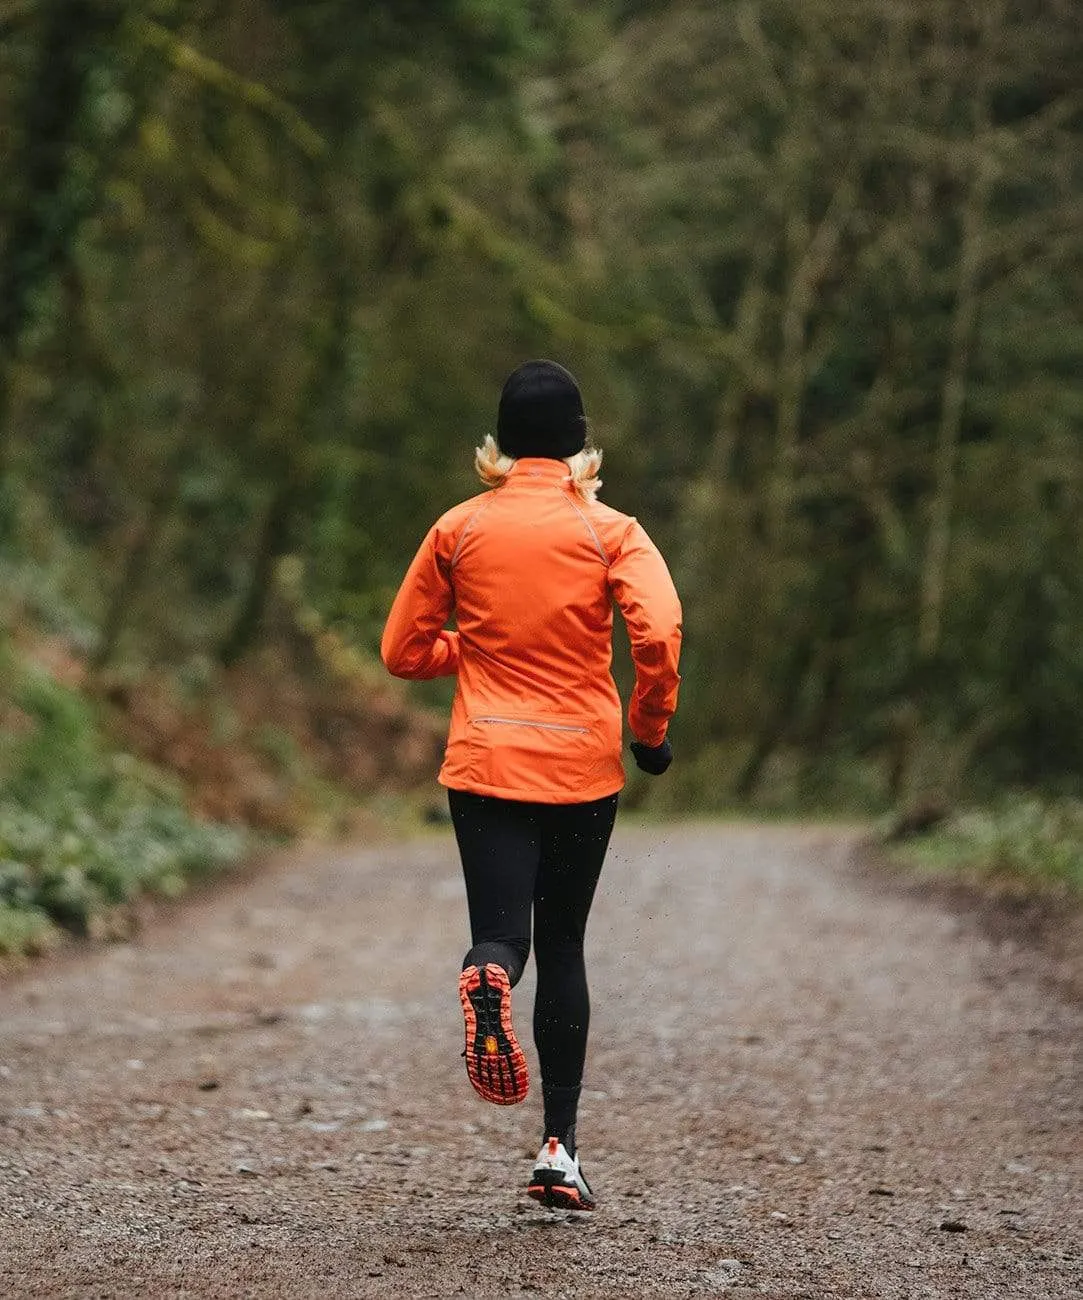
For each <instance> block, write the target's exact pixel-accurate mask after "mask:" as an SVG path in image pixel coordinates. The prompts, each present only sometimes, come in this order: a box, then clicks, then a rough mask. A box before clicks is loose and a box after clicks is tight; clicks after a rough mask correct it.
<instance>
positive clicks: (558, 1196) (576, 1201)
mask: <svg viewBox="0 0 1083 1300" xmlns="http://www.w3.org/2000/svg"><path fill="white" fill-rule="evenodd" d="M526 1194H527V1196H529V1197H530V1198H531V1199H532V1200H535V1201H539V1202H540V1203H541V1204H542V1205H546V1206H548V1207H549V1209H551V1210H593V1209H594V1207H595V1202H594V1200H593V1199H591V1200H588V1199H587V1198H586V1197H585V1196H583V1195H581V1193H580V1191H579V1188H578V1187H569V1186H568V1184H567V1183H565V1182H564V1175H563V1174H560V1173H558V1172H557V1171H556V1170H553V1171H552V1172H551V1173H550V1172H549V1171H548V1170H536V1171H535V1173H534V1181H533V1182H532V1183H531V1184H530V1186H529V1187H528V1188H527V1189H526Z"/></svg>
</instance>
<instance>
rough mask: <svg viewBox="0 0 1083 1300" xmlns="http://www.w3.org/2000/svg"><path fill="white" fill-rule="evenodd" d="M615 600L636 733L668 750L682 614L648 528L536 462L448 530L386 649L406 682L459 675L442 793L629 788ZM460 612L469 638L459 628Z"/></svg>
mask: <svg viewBox="0 0 1083 1300" xmlns="http://www.w3.org/2000/svg"><path fill="white" fill-rule="evenodd" d="M614 601H615V602H616V603H617V605H619V606H620V609H621V612H622V613H623V615H624V620H625V623H626V624H627V627H628V634H629V640H630V642H631V647H632V658H633V660H634V663H635V670H636V686H635V691H634V692H633V695H632V700H631V705H630V708H629V710H628V723H629V726H630V727H631V730H632V734H633V735H634V736H635V737H636V739H638V740H641V741H643V742H644V743H645V744H648V745H660V744H661V743H662V741H663V740H664V739H665V735H666V729H667V727H668V725H669V720H670V718H671V717H672V716H673V711H674V709H675V708H676V705H677V688H678V685H679V683H680V677H679V676H678V673H677V660H678V655H679V652H680V643H681V606H680V601H679V600H678V598H677V593H676V591H675V590H674V587H673V581H672V579H671V578H670V576H669V571H668V569H667V568H666V565H665V561H664V560H663V559H662V557H661V555H660V554H659V553H658V550H657V549H656V548H655V546H654V543H653V542H652V541H651V540H650V538H649V537H648V536H647V534H646V533H645V532H644V530H643V528H642V527H641V526H640V525H639V524H638V523H637V522H636V520H635V519H633V518H631V517H630V516H628V515H622V514H620V513H619V512H618V511H616V510H612V509H610V508H609V507H608V506H605V505H602V504H600V503H598V502H594V503H590V502H586V501H584V500H583V499H582V498H581V497H580V496H579V495H578V493H576V491H575V490H574V488H573V487H572V484H571V479H570V476H569V474H568V469H567V466H566V465H564V464H563V462H561V461H557V460H542V459H532V458H530V459H527V458H524V459H522V460H519V461H516V463H515V466H514V468H513V469H512V471H511V473H510V475H509V476H508V478H507V480H506V482H505V483H504V484H503V485H502V486H500V487H498V488H494V489H493V490H491V491H489V492H483V493H481V494H480V495H479V496H476V497H473V498H472V499H471V500H469V501H465V502H463V503H462V505H458V506H455V507H454V509H452V510H449V511H448V512H447V514H445V515H443V516H442V518H441V519H439V520H438V522H437V523H436V524H435V525H434V527H433V528H432V529H431V530H430V531H429V534H428V536H427V537H426V538H425V540H424V542H422V544H421V549H420V550H419V551H418V553H417V555H416V556H415V557H414V562H413V564H411V565H410V569H409V571H408V573H407V574H406V577H405V578H404V580H403V583H402V586H401V588H400V589H399V593H398V595H397V596H396V597H395V602H394V604H393V605H392V607H391V613H390V615H389V616H388V620H387V626H386V628H385V629H384V635H383V643H382V646H381V653H382V655H383V660H384V663H385V664H386V665H387V667H388V669H389V670H390V671H391V672H392V673H394V674H395V675H396V676H397V677H407V678H413V679H426V678H430V677H441V676H450V675H453V674H457V675H458V679H459V681H458V690H457V691H456V693H455V702H454V705H453V706H452V711H451V731H450V734H449V736H448V744H447V753H446V756H445V759H444V765H443V767H442V768H441V770H440V781H441V783H442V784H443V785H446V786H449V787H450V788H451V789H453V790H469V791H473V792H475V793H477V794H489V795H497V796H499V797H500V798H503V799H519V800H527V801H531V802H537V803H585V802H588V801H589V800H592V799H601V798H603V797H604V796H606V795H610V794H615V793H616V791H618V790H619V789H620V788H621V787H622V786H623V785H624V768H623V765H622V763H621V748H622V746H621V705H620V697H619V696H618V694H617V688H616V686H615V684H614V682H613V677H612V674H611V672H610V667H611V664H612V658H613V651H612V636H613V602H614ZM453 613H454V616H455V620H456V624H457V628H458V630H457V631H455V632H449V631H445V630H444V625H445V624H446V623H447V621H448V619H449V618H450V617H451V615H452V614H453Z"/></svg>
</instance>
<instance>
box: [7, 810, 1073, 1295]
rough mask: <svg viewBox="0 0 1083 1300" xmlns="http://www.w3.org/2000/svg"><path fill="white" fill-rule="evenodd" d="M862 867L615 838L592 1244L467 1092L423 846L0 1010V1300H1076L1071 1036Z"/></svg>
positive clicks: (988, 949)
mask: <svg viewBox="0 0 1083 1300" xmlns="http://www.w3.org/2000/svg"><path fill="white" fill-rule="evenodd" d="M855 844H856V837H855V835H854V834H852V833H849V832H847V831H842V830H839V831H836V830H825V829H822V828H808V827H754V826H743V825H742V826H730V825H721V824H696V825H687V826H680V827H673V828H661V829H659V828H653V829H649V830H648V829H641V828H635V827H630V828H625V829H622V830H619V831H618V835H617V837H616V839H615V842H614V847H613V850H612V852H611V856H610V859H609V862H608V864H607V866H606V870H605V872H604V873H603V878H602V886H601V888H600V893H599V899H598V903H597V905H596V911H595V915H594V917H593V918H592V923H591V924H592V930H591V934H590V936H589V939H588V948H589V952H588V959H589V962H590V968H591V979H592V990H593V998H594V1023H593V1028H592V1046H591V1054H590V1059H589V1061H588V1078H587V1082H586V1091H585V1096H584V1100H583V1105H582V1111H581V1119H580V1142H581V1146H582V1151H583V1160H584V1168H585V1170H586V1172H587V1175H588V1177H589V1178H590V1180H591V1182H592V1185H593V1187H594V1190H595V1192H596V1194H597V1195H598V1197H599V1201H600V1208H599V1210H598V1211H597V1212H596V1213H595V1214H594V1215H591V1216H588V1215H572V1214H566V1213H556V1212H550V1211H546V1210H544V1209H542V1208H541V1207H539V1206H536V1205H534V1204H533V1203H532V1202H530V1201H529V1200H527V1199H526V1198H525V1197H524V1196H523V1194H522V1190H521V1189H522V1188H523V1186H524V1185H525V1181H526V1177H527V1175H528V1173H529V1170H530V1167H531V1160H532V1157H533V1156H534V1155H535V1153H536V1151H537V1149H538V1145H539V1143H540V1141H541V1137H542V1134H541V1132H540V1128H539V1125H540V1107H539V1102H538V1098H537V1096H536V1095H535V1094H536V1092H537V1091H538V1090H535V1094H532V1096H531V1097H530V1098H529V1099H528V1101H527V1103H526V1105H525V1106H522V1107H515V1108H507V1109H504V1108H498V1107H492V1106H486V1105H485V1104H484V1103H483V1102H481V1101H480V1100H478V1099H477V1098H476V1097H475V1096H474V1094H473V1092H472V1091H471V1090H470V1088H469V1086H468V1083H467V1080H466V1074H465V1070H464V1069H463V1063H462V1061H461V1059H460V1055H459V1053H460V1051H461V1034H462V1030H461V1017H460V1015H459V1011H458V1003H457V997H456V990H455V982H456V975H457V971H458V965H459V959H460V956H461V952H462V950H463V949H464V947H465V946H466V937H467V936H466V931H465V927H466V920H465V902H464V895H463V889H462V884H461V880H460V877H459V874H458V866H457V859H456V857H455V853H454V848H453V843H452V840H451V838H450V837H449V836H447V835H445V834H443V833H438V834H433V835H431V836H428V837H426V838H424V839H422V840H419V841H416V842H412V843H408V844H399V845H390V844H389V845H378V844H377V845H371V846H368V847H360V848H357V849H355V850H350V851H346V850H327V849H322V850H320V849H313V850H309V851H306V852H303V853H299V854H295V855H292V856H290V857H287V858H284V859H282V860H281V861H279V862H277V863H275V864H272V865H271V866H269V867H268V869H267V870H266V871H265V872H263V873H262V874H261V875H258V876H256V877H255V878H254V879H252V880H249V881H247V882H245V883H244V884H243V886H242V885H237V886H234V887H231V888H230V889H228V890H224V891H221V892H219V893H217V894H214V895H213V896H208V897H205V898H204V899H202V900H200V901H197V902H194V903H191V904H189V905H187V906H185V907H184V908H182V909H180V910H177V911H171V912H170V913H169V914H168V915H166V916H165V917H163V918H161V919H159V920H158V921H155V922H154V923H152V924H151V925H150V926H149V927H148V928H147V929H145V930H144V932H143V933H142V934H141V935H139V936H138V937H137V938H136V939H135V940H133V941H131V942H125V943H120V944H115V945H112V946H109V947H106V948H101V949H97V950H93V949H91V950H86V951H82V952H79V953H76V954H74V955H72V956H69V957H66V958H63V959H61V960H59V961H54V962H52V963H50V964H45V965H43V966H41V967H38V968H36V969H35V970H34V971H33V972H32V973H30V974H29V975H24V976H20V977H18V978H15V979H9V980H8V981H7V983H6V984H5V985H4V986H3V987H0V1296H4V1297H11V1298H12V1300H15V1298H20V1300H21V1298H22V1297H27V1298H29V1297H68V1296H71V1297H98V1298H100V1300H106V1298H107V1297H110V1298H112V1297H129V1296H131V1297H134V1296H139V1297H150V1298H151V1300H158V1298H159V1297H178V1298H179V1297H276V1298H278V1297H281V1298H283V1300H294V1298H296V1297H313V1298H315V1297H320V1298H321V1300H326V1298H337V1297H368V1296H375V1297H382V1296H395V1297H399V1298H401V1300H409V1298H411V1297H431V1296H456V1295H467V1296H473V1297H512V1296H538V1295H543V1296H551V1297H563V1296H567V1297H572V1296H574V1297H577V1300H588V1298H590V1297H597V1298H598V1300H619V1298H621V1297H637V1298H638V1297H645V1296H661V1297H683V1296H689V1297H693V1296H694V1297H700V1296H726V1297H753V1296H755V1297H764V1296H767V1297H773V1298H774V1300H833V1298H834V1297H847V1298H853V1300H926V1298H927V1300H947V1298H948V1297H951V1298H953V1300H954V1298H959V1300H963V1298H966V1300H971V1298H972V1300H999V1298H1000V1297H1003V1298H1004V1300H1032V1298H1033V1300H1037V1298H1038V1297H1041V1298H1042V1300H1072V1298H1073V1297H1076V1296H1079V1295H1081V1294H1083V1229H1081V1225H1083V1125H1081V1119H1083V1092H1081V1088H1080V1079H1081V1070H1080V1065H1081V1059H1080V1043H1081V1040H1083V1034H1081V1030H1083V1010H1081V1008H1080V1006H1079V1005H1078V1003H1073V1002H1071V1001H1068V1000H1064V999H1061V998H1059V997H1057V996H1056V994H1055V993H1054V992H1053V991H1052V990H1051V989H1050V987H1049V985H1048V984H1046V983H1045V982H1043V980H1042V979H1041V978H1040V974H1039V972H1038V971H1037V969H1036V968H1035V969H1034V970H1031V969H1030V965H1029V963H1028V959H1027V957H1026V954H1025V953H1021V952H1020V950H1019V949H1017V948H1015V947H1014V946H1013V945H1012V944H1011V943H1010V942H1008V941H1001V942H996V941H994V940H993V939H990V938H988V937H983V936H982V935H981V934H980V933H978V932H976V931H975V929H974V927H972V926H970V925H968V924H966V922H965V918H960V917H959V916H958V915H956V914H955V913H953V912H952V911H950V910H947V909H945V908H943V907H941V906H939V905H937V904H936V903H935V902H928V901H923V900H921V899H920V898H917V897H914V896H913V895H912V894H905V893H903V892H898V891H892V890H890V889H883V888H879V887H877V886H876V885H875V884H873V883H870V882H869V881H868V880H867V879H865V878H863V875H862V873H861V872H855V871H854V870H852V868H851V860H852V855H853V853H854V849H855ZM531 981H532V976H531V975H529V974H528V975H527V977H525V978H524V981H523V983H522V984H521V985H520V987H519V989H518V990H517V992H516V1007H517V1019H518V1022H519V1025H520V1028H521V1031H522V1033H523V1036H524V1038H528V1037H529V1007H530V998H531V993H532V982H531ZM535 1064H536V1062H535V1060H534V1058H533V1056H532V1055H531V1066H532V1068H534V1066H535Z"/></svg>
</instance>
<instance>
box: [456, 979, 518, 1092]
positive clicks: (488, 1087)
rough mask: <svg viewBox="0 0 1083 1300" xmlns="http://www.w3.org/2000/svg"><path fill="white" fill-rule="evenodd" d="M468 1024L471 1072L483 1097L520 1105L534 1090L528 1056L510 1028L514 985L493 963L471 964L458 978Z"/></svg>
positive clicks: (460, 997) (468, 1063)
mask: <svg viewBox="0 0 1083 1300" xmlns="http://www.w3.org/2000/svg"><path fill="white" fill-rule="evenodd" d="M459 1001H460V1002H461V1003H462V1007H463V1020H464V1021H465V1022H466V1051H465V1053H464V1055H465V1056H466V1072H467V1074H468V1075H469V1076H470V1082H471V1084H472V1085H473V1087H474V1091H475V1092H476V1093H477V1094H478V1096H479V1097H483V1098H484V1099H485V1100H486V1101H489V1102H492V1103H493V1105H494V1106H517V1105H518V1104H519V1102H521V1101H525V1099H526V1094H527V1090H528V1088H529V1087H530V1076H529V1073H528V1071H527V1064H526V1057H525V1056H524V1055H523V1049H522V1048H521V1047H520V1046H519V1040H518V1039H517V1038H516V1037H515V1030H514V1029H513V1028H512V1026H511V984H510V983H509V982H508V974H507V971H505V970H504V968H503V967H502V966H497V965H495V964H493V963H492V962H490V963H489V965H488V966H484V967H482V968H481V969H480V970H479V969H478V967H477V966H468V967H467V968H466V970H464V971H463V973H462V975H460V976H459Z"/></svg>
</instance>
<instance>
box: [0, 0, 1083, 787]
mask: <svg viewBox="0 0 1083 1300" xmlns="http://www.w3.org/2000/svg"><path fill="white" fill-rule="evenodd" d="M0 176H2V178H3V182H2V188H0V588H2V589H3V590H4V592H5V595H4V603H3V608H4V610H5V611H7V622H8V623H9V624H10V623H11V622H12V621H13V620H14V619H15V617H16V612H17V613H18V616H19V617H28V616H29V615H30V614H32V615H33V616H34V617H35V618H36V619H37V620H38V621H39V622H41V623H44V624H46V625H48V624H50V620H51V621H52V624H53V625H54V626H55V629H58V630H59V631H61V632H62V633H63V635H64V637H65V638H66V640H67V643H68V644H69V646H70V647H71V651H72V653H73V654H75V655H76V656H78V657H80V658H81V659H82V660H83V661H84V662H85V664H86V665H87V669H88V672H89V673H91V674H92V675H96V679H98V680H103V681H104V680H115V676H116V674H117V673H118V672H121V671H123V672H124V673H126V674H128V676H129V677H131V676H132V675H133V674H134V675H136V676H137V675H138V674H139V673H144V672H148V673H149V672H154V673H159V674H162V673H167V674H168V673H177V674H184V673H189V674H191V673H192V672H193V671H194V670H193V667H192V666H193V665H200V666H201V667H200V671H202V672H207V673H216V672H219V671H223V672H224V671H227V670H229V669H230V668H231V667H232V666H234V665H237V664H240V663H243V662H244V661H245V660H246V658H249V657H251V656H252V655H253V654H254V653H255V652H256V651H257V650H258V649H259V647H260V645H261V642H262V641H263V640H264V639H265V638H266V637H267V636H268V635H269V631H268V629H269V627H270V625H271V624H272V623H273V622H274V618H273V611H274V608H275V606H276V602H279V601H280V600H281V599H282V596H281V592H280V591H279V588H280V587H281V586H282V584H283V583H286V584H287V585H290V584H292V587H291V589H293V590H294V591H295V593H296V590H300V591H301V592H302V593H303V603H304V605H305V610H306V613H307V616H308V617H310V618H311V619H313V620H317V621H318V625H319V626H320V627H321V628H323V629H325V630H326V631H327V632H328V634H330V635H331V636H333V638H335V642H334V643H335V644H337V645H340V646H343V647H351V648H352V650H353V652H354V657H355V659H356V660H357V662H358V663H359V664H360V665H361V666H362V668H363V667H364V665H365V663H366V661H371V660H372V658H373V656H374V648H375V645H376V642H377V639H378V636H379V631H380V628H381V624H382V619H383V617H384V615H385V613H386V611H387V608H388V606H389V603H390V599H391V596H392V594H393V592H394V589H395V585H396V583H397V581H398V579H399V577H400V576H401V574H402V572H403V571H404V569H405V566H406V564H407V563H408V561H409V558H410V556H411V555H412V554H413V550H414V548H415V547H416V545H417V543H418V541H419V540H420V538H421V536H422V535H423V534H424V532H425V529H426V528H427V527H428V525H429V523H430V522H431V520H432V519H433V518H434V517H435V516H436V515H437V514H439V513H441V512H442V511H443V510H444V509H446V508H447V507H448V506H450V505H451V504H453V503H454V502H455V501H457V500H459V499H461V498H462V497H463V496H464V495H466V494H468V493H470V492H472V491H475V490H478V488H479V485H478V484H477V483H476V480H475V479H474V478H473V476H472V465H471V462H472V449H473V447H474V446H475V445H476V444H477V443H478V442H479V441H480V439H481V438H482V437H483V436H484V434H485V433H487V432H489V431H490V430H491V429H492V427H493V422H494V418H495V410H496V398H497V394H498V392H499V387H500V383H501V382H502V379H503V377H504V376H505V375H506V374H507V372H508V371H509V370H510V369H512V368H513V367H514V366H515V365H517V364H518V363H519V362H520V361H522V360H523V359H525V358H526V357H529V356H542V355H544V356H552V357H554V358H555V359H557V360H560V361H562V362H563V363H565V364H566V365H568V366H569V367H570V368H571V369H572V370H573V371H574V373H575V374H576V375H577V377H578V378H579V381H580V383H581V386H582V387H583V390H584V393H585V395H586V400H587V406H588V413H589V416H590V418H591V423H592V428H593V436H594V439H595V442H596V444H597V445H598V446H600V447H602V448H603V449H604V451H605V453H606V462H605V467H604V475H603V476H604V478H605V489H604V493H603V496H604V499H605V500H607V501H609V502H610V503H611V504H613V505H615V506H616V507H618V508H619V509H622V510H626V511H628V512H630V513H634V514H636V515H638V516H639V518H640V519H641V520H642V521H643V522H644V524H645V525H646V526H647V527H648V529H649V530H650V531H651V532H652V534H653V535H654V536H655V538H656V539H657V541H658V542H659V544H660V545H661V546H662V548H663V550H664V551H665V553H666V555H667V557H668V559H669V561H670V564H671V568H672V570H673V573H674V576H675V578H676V581H677V585H678V587H679V589H680V591H681V593H682V596H683V599H684V604H685V611H686V651H685V657H684V665H683V671H684V676H685V681H684V686H683V694H682V708H681V712H680V716H679V719H678V722H677V723H676V724H675V727H674V733H673V734H674V742H675V747H676V749H677V752H678V762H677V763H676V764H675V765H674V768H673V772H672V777H673V779H672V781H671V782H669V783H668V784H667V785H665V787H664V788H663V787H662V784H661V783H659V786H658V787H657V788H653V787H652V790H651V796H652V798H656V799H659V800H662V801H667V802H668V804H669V805H670V806H674V807H683V808H705V807H719V806H723V805H727V804H732V803H733V802H734V801H740V800H746V801H747V800H756V799H758V798H759V799H763V798H769V797H770V796H771V794H772V792H773V791H781V792H783V793H784V794H786V795H788V796H792V797H793V798H796V799H800V800H803V801H805V802H806V803H809V802H812V803H815V802H820V803H822V804H824V805H830V804H835V805H838V804H843V803H849V804H851V805H853V804H857V805H860V806H864V807H886V806H889V805H891V804H893V803H894V804H899V803H902V804H906V803H913V802H915V801H920V800H921V799H922V798H924V797H926V796H927V795H928V794H930V793H937V794H940V795H945V796H947V797H949V798H954V797H956V796H958V795H960V794H963V793H966V794H970V795H977V796H981V797H984V796H988V795H990V794H991V793H993V792H995V791H998V790H1004V789H1009V788H1017V787H1031V788H1043V789H1046V790H1047V791H1050V792H1057V791H1068V792H1071V791H1072V790H1074V789H1076V788H1078V781H1079V774H1080V772H1081V771H1083V708H1081V707H1080V702H1081V701H1083V636H1081V635H1080V633H1081V630H1083V378H1081V376H1083V240H1081V238H1080V229H1081V227H1083V24H1081V23H1080V21H1079V12H1078V6H1077V4H1076V3H1075V0H987V3H983V4H981V5H975V4H973V3H971V2H970V0H596V2H593V3H582V2H577V0H393V2H383V3H366V4H358V3H356V2H355V0H192V2H191V3H182V2H180V0H0ZM284 575H285V576H284ZM13 593H14V594H13ZM8 631H9V632H10V628H9V629H8ZM0 635H3V634H0ZM624 671H626V669H624ZM110 673H112V674H113V675H114V676H113V678H112V679H110V678H109V674H110ZM442 689H445V687H432V688H420V693H419V694H417V695H415V696H414V697H413V698H414V700H415V701H418V702H421V703H425V704H435V705H439V704H442V703H444V702H446V697H445V696H443V695H441V694H440V693H439V692H440V690H442ZM426 690H428V691H430V692H431V693H429V694H425V693H424V691H426ZM659 806H661V805H659Z"/></svg>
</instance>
